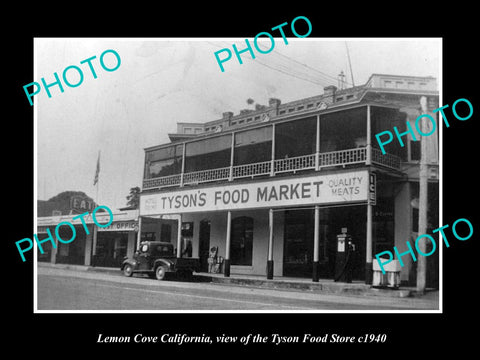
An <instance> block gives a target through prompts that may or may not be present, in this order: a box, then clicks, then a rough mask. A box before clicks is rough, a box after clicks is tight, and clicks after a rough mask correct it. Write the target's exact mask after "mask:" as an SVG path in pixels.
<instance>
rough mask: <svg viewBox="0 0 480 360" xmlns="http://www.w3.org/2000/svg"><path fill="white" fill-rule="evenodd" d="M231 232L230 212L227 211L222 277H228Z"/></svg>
mask: <svg viewBox="0 0 480 360" xmlns="http://www.w3.org/2000/svg"><path fill="white" fill-rule="evenodd" d="M231 231H232V212H231V211H227V233H226V234H225V263H224V266H225V269H224V276H225V277H230V235H231Z"/></svg>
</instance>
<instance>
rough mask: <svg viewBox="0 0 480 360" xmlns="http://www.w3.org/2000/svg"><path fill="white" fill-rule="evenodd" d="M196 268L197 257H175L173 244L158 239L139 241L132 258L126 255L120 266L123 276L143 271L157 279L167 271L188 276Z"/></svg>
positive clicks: (197, 264) (197, 265)
mask: <svg viewBox="0 0 480 360" xmlns="http://www.w3.org/2000/svg"><path fill="white" fill-rule="evenodd" d="M198 269H199V260H198V259H197V258H177V257H176V255H175V249H174V247H173V244H170V243H167V242H160V241H143V242H141V243H140V247H139V249H138V250H137V251H135V254H134V255H133V258H128V257H126V258H125V259H124V260H123V263H122V265H121V267H120V270H122V271H123V274H124V275H125V276H132V275H133V274H134V273H144V274H148V275H149V276H150V277H152V278H154V277H155V278H157V279H158V280H163V279H164V278H165V275H166V274H167V273H176V274H177V275H179V276H181V277H185V278H189V277H191V276H192V273H193V272H194V271H198Z"/></svg>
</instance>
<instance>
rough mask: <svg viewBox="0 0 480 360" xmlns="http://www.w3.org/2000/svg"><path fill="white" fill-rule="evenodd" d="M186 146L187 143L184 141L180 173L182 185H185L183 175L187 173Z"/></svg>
mask: <svg viewBox="0 0 480 360" xmlns="http://www.w3.org/2000/svg"><path fill="white" fill-rule="evenodd" d="M185 147H186V144H185V143H183V149H182V172H181V173H180V187H182V186H183V175H184V174H185Z"/></svg>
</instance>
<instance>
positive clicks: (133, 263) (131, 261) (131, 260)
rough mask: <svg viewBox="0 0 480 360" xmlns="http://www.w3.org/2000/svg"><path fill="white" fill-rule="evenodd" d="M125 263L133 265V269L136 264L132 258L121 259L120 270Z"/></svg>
mask: <svg viewBox="0 0 480 360" xmlns="http://www.w3.org/2000/svg"><path fill="white" fill-rule="evenodd" d="M127 264H130V265H132V266H133V269H135V267H136V265H137V262H136V261H135V260H134V259H125V260H123V262H122V265H121V266H120V270H123V268H124V267H125V265H127Z"/></svg>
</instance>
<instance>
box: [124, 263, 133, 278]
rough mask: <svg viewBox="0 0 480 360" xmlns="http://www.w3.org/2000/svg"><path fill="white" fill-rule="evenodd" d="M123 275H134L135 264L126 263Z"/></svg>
mask: <svg viewBox="0 0 480 360" xmlns="http://www.w3.org/2000/svg"><path fill="white" fill-rule="evenodd" d="M123 275H125V276H128V277H130V276H132V275H133V266H132V265H130V264H126V265H125V266H124V267H123Z"/></svg>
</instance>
